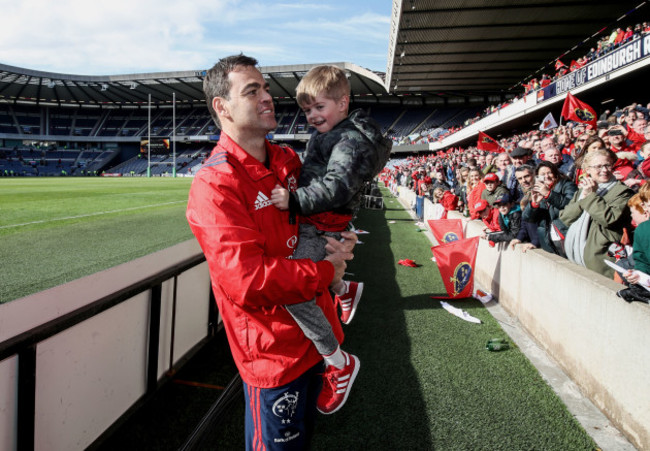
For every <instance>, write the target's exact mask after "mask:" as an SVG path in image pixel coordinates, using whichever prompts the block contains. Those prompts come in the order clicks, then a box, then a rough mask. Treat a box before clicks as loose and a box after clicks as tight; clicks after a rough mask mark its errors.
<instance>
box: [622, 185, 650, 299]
mask: <svg viewBox="0 0 650 451" xmlns="http://www.w3.org/2000/svg"><path fill="white" fill-rule="evenodd" d="M648 185H649V184H648V183H646V184H644V185H643V186H642V187H641V189H640V190H639V193H638V194H635V195H634V196H632V197H631V198H630V200H629V201H628V206H629V207H630V211H631V213H632V225H636V230H635V231H634V243H633V244H632V248H633V252H632V258H633V264H634V269H629V270H628V271H627V272H626V273H625V274H624V275H625V280H627V281H628V282H629V283H638V284H642V285H646V286H648V284H649V282H650V280H649V278H648V275H650V221H648V217H650V214H649V213H648V212H649V211H650V210H649V209H648V207H650V186H648ZM624 267H625V266H624Z"/></svg>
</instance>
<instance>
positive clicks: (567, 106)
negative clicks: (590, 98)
mask: <svg viewBox="0 0 650 451" xmlns="http://www.w3.org/2000/svg"><path fill="white" fill-rule="evenodd" d="M562 117H563V118H565V119H566V120H569V121H576V122H582V123H583V124H589V125H591V126H592V127H593V128H594V129H595V128H596V119H597V116H596V110H594V109H593V108H592V107H590V106H589V105H587V104H586V103H584V102H581V101H580V100H578V99H577V98H576V97H574V96H573V95H572V94H571V93H570V92H567V93H566V100H565V101H564V105H563V106H562Z"/></svg>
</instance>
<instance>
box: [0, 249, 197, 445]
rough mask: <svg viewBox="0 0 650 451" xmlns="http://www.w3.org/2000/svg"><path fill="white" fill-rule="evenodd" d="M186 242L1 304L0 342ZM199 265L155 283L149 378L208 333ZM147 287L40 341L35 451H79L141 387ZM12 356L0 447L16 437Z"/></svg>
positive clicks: (127, 278)
mask: <svg viewBox="0 0 650 451" xmlns="http://www.w3.org/2000/svg"><path fill="white" fill-rule="evenodd" d="M200 253H201V250H200V248H199V246H198V244H197V243H196V241H195V240H190V241H187V242H185V243H181V244H179V245H176V246H173V247H171V248H169V249H165V250H163V251H160V252H157V253H155V254H151V255H149V256H146V257H143V258H139V259H137V260H134V261H132V262H129V263H125V264H123V265H119V266H116V267H114V268H111V269H108V270H106V271H102V272H99V273H97V274H93V275H91V276H88V277H84V278H82V279H78V280H75V281H73V282H70V283H68V284H65V285H61V286H58V287H55V288H52V289H50V290H46V291H43V292H40V293H37V294H34V295H32V296H28V297H25V298H22V299H19V300H16V301H13V302H10V303H7V304H2V305H0V342H2V341H4V340H7V339H8V338H11V337H13V336H15V335H18V334H20V333H22V332H25V331H27V330H30V329H31V328H33V327H36V326H38V325H40V324H43V323H45V322H47V321H49V320H51V319H53V318H56V317H58V316H61V315H63V314H65V313H68V312H70V311H73V310H74V309H76V308H79V307H81V306H83V305H86V304H88V303H90V302H93V301H95V300H97V299H100V298H102V297H104V296H106V295H108V294H110V293H113V292H115V291H117V290H119V289H121V288H124V287H127V286H129V285H131V284H133V283H135V282H137V281H139V280H142V279H144V278H147V277H149V276H151V275H153V274H155V273H157V272H159V271H161V270H163V269H165V268H167V267H170V266H172V265H174V264H175V263H177V262H178V261H180V260H183V259H185V258H188V257H191V256H193V255H197V254H200ZM209 295H210V280H209V274H208V268H207V264H206V263H202V264H200V265H198V266H196V267H194V268H192V269H190V270H188V271H186V272H184V273H182V274H180V275H179V276H178V286H177V306H176V321H175V327H176V329H175V340H174V343H172V341H171V330H172V300H173V283H172V281H167V282H164V283H163V286H162V314H161V328H160V347H159V352H160V354H159V361H158V376H159V377H160V376H162V375H163V374H164V373H165V372H166V371H167V370H168V369H169V367H170V356H171V354H170V353H171V351H172V350H173V362H174V363H175V362H177V361H178V360H179V359H180V358H182V357H183V356H184V355H185V354H186V353H187V352H188V351H189V350H190V349H192V348H193V347H194V346H195V345H196V344H197V343H198V342H200V341H201V340H202V339H203V338H205V337H206V335H207V332H208V320H209V318H208V316H209V307H210V304H209ZM150 297H151V294H150V292H149V291H146V292H143V293H141V294H138V295H136V296H134V297H132V298H131V299H129V300H127V301H125V302H123V303H121V304H119V305H116V306H115V307H113V308H111V309H109V310H106V311H104V312H102V313H100V314H99V315H96V316H94V317H92V318H90V319H88V320H86V321H84V322H82V323H80V324H78V325H76V326H73V327H71V328H69V329H67V330H65V331H63V332H60V333H59V334H57V335H55V336H53V337H51V338H49V339H47V340H45V341H43V342H41V343H40V344H39V345H38V347H37V352H36V354H37V357H36V359H37V360H36V418H35V449H36V450H48V451H51V450H54V451H55V450H65V451H67V450H73V449H84V448H86V447H87V446H88V445H90V444H91V443H92V442H93V441H94V440H95V439H96V438H97V437H98V436H99V435H100V434H102V433H103V432H104V431H105V430H106V429H107V428H108V427H109V426H110V425H111V424H112V423H113V422H115V420H117V419H118V418H119V417H120V416H121V415H122V414H123V413H124V412H125V411H126V410H127V409H128V408H129V407H131V406H132V405H133V403H135V402H136V401H137V400H138V399H139V398H140V397H141V396H142V395H143V394H144V393H145V391H146V380H147V374H146V369H147V346H148V336H147V335H148V325H149V304H150ZM16 391H17V358H16V357H10V358H7V359H5V360H3V361H2V362H0V449H1V450H14V449H16V448H17V445H16V424H17V420H16V412H17V402H18V400H17V398H16Z"/></svg>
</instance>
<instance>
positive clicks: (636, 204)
mask: <svg viewBox="0 0 650 451" xmlns="http://www.w3.org/2000/svg"><path fill="white" fill-rule="evenodd" d="M646 185H647V183H646ZM627 206H628V207H630V209H635V210H636V211H637V212H639V213H641V214H643V213H645V208H643V199H642V198H641V194H639V193H636V194H635V195H634V196H632V197H630V199H629V200H628V201H627Z"/></svg>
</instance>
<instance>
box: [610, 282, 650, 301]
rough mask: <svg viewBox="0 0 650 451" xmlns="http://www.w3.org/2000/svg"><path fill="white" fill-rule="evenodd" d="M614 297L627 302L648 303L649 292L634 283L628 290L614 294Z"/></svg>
mask: <svg viewBox="0 0 650 451" xmlns="http://www.w3.org/2000/svg"><path fill="white" fill-rule="evenodd" d="M616 296H618V297H619V298H623V299H624V300H625V301H627V302H634V301H638V302H644V303H646V304H648V303H650V291H648V290H646V289H645V288H643V287H642V286H641V285H638V284H636V283H634V284H631V285H630V286H629V287H628V288H625V289H623V290H619V291H617V292H616Z"/></svg>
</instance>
